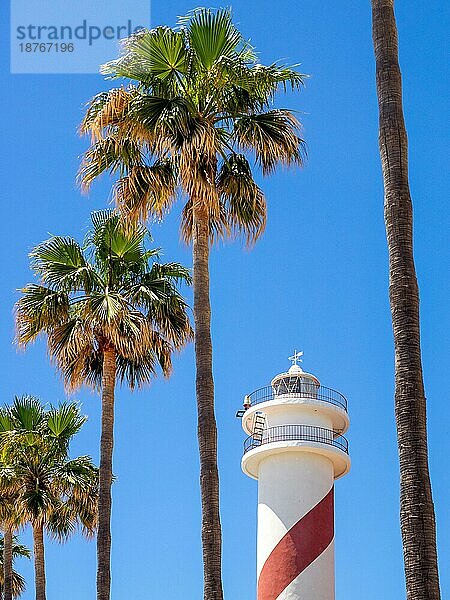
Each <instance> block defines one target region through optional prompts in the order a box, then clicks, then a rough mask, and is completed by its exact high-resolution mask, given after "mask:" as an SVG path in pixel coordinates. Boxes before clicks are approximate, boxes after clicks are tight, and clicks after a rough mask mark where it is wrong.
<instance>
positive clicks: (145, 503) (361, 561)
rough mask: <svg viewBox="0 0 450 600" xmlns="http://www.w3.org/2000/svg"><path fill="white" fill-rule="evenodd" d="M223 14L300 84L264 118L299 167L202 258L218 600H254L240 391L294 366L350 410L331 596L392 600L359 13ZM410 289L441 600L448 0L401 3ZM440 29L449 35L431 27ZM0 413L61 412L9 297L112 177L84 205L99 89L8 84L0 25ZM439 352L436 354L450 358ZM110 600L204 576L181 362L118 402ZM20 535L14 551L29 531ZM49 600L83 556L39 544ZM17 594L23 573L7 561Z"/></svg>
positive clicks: (392, 502) (323, 8) (174, 239)
mask: <svg viewBox="0 0 450 600" xmlns="http://www.w3.org/2000/svg"><path fill="white" fill-rule="evenodd" d="M233 4H234V13H235V20H236V21H237V22H238V23H239V24H240V27H241V29H242V31H243V32H244V33H245V35H246V36H248V37H251V39H252V41H253V42H254V44H255V46H256V47H257V48H258V49H259V51H260V53H261V59H262V60H263V61H265V62H270V61H272V60H275V59H279V58H282V59H286V60H287V61H290V62H301V63H302V69H303V71H304V72H306V73H309V74H310V75H311V77H310V79H309V80H308V83H307V87H306V89H305V90H304V91H302V92H301V93H299V94H295V95H290V96H289V97H287V98H285V99H282V100H280V103H279V104H280V105H281V104H284V105H285V106H287V107H290V108H293V109H297V110H299V111H302V120H303V123H304V127H305V138H306V140H307V141H308V147H309V158H308V161H307V164H306V167H305V169H303V170H302V171H288V172H283V171H280V172H279V173H277V174H276V175H275V176H273V177H272V178H270V179H268V180H265V181H264V182H263V186H264V189H265V191H266V193H267V197H268V202H269V221H268V226H267V231H266V233H265V235H264V237H263V239H262V240H261V241H260V242H259V243H258V245H257V246H256V247H255V249H254V250H253V251H251V252H248V251H246V250H244V249H243V248H242V247H241V245H240V244H239V243H234V244H226V245H225V246H224V247H218V248H217V249H215V250H214V251H213V255H212V261H211V269H212V290H211V293H212V307H213V338H214V370H215V380H216V397H217V418H218V425H219V447H220V472H221V485H222V487H221V490H222V522H223V536H224V556H223V566H224V570H223V573H224V585H225V591H226V597H227V599H228V600H249V599H251V598H254V597H255V593H254V590H255V534H256V523H255V518H256V491H257V490H256V482H254V481H253V480H249V479H247V478H246V477H245V476H244V475H243V474H242V473H241V470H240V457H241V450H242V441H243V437H244V436H243V433H242V430H241V428H240V423H239V421H238V420H237V419H235V417H234V414H235V412H236V409H238V408H240V405H241V399H242V396H243V395H244V394H245V393H247V392H250V391H252V390H253V389H255V388H257V387H260V386H263V385H266V384H267V383H268V382H269V381H270V379H271V378H272V376H273V375H274V374H276V373H278V372H280V371H283V370H285V369H286V367H288V362H287V358H286V357H287V356H288V355H289V354H291V353H292V351H293V349H294V348H298V349H302V350H304V352H305V360H304V368H305V369H307V370H310V371H311V372H313V373H315V374H316V375H317V376H318V377H319V378H320V380H321V381H322V383H323V384H324V385H327V386H330V387H334V388H336V389H339V390H341V391H342V392H343V393H344V394H345V395H346V396H347V397H348V399H349V406H350V414H351V419H352V423H351V429H350V432H349V439H350V443H351V446H350V448H351V456H352V461H353V465H352V471H351V474H350V475H348V476H347V477H346V478H345V479H343V480H341V481H339V482H338V483H337V485H336V571H337V599H338V600H344V599H345V600H361V598H364V600H379V599H380V598H383V600H398V599H399V598H404V595H405V594H404V583H403V565H402V554H401V542H400V532H399V523H398V464H397V454H396V439H395V429H394V411H393V345H392V335H391V325H390V315H389V306H388V297H387V285H388V279H387V251H386V243H385V236H384V226H383V206H382V203H383V190H382V180H381V170H380V165H379V156H378V145H377V119H378V116H377V105H376V94H375V84H374V61H373V56H372V46H371V31H370V6H369V1H368V0H367V1H366V2H361V1H360V0H348V1H347V2H317V0H301V1H295V2H293V1H289V0H278V1H277V2H275V3H274V2H272V1H269V0H258V1H256V0H237V1H236V2H234V3H233ZM194 5H195V2H194V3H192V2H184V1H181V0H164V1H162V0H158V1H156V2H154V3H153V6H152V24H154V25H156V24H170V25H172V24H174V23H175V20H176V17H177V15H180V14H184V13H186V12H187V11H188V10H189V9H191V8H193V7H194ZM397 5H398V6H397V18H398V26H399V34H400V45H401V52H400V54H401V66H402V71H403V77H404V97H405V114H406V122H407V127H408V133H409V142H410V174H411V189H412V196H413V201H414V208H415V257H416V264H417V270H418V276H419V282H420V287H421V314H422V342H423V362H424V373H425V383H426V390H427V397H428V401H429V406H428V409H429V438H430V464H431V475H432V481H433V491H434V499H435V504H436V512H437V524H438V542H439V556H440V568H441V582H442V597H443V598H445V597H446V596H450V570H449V569H448V565H449V564H450V544H449V539H450V511H449V510H448V502H449V498H448V496H449V477H448V471H449V470H448V456H449V454H450V444H449V433H448V432H449V429H448V419H449V413H448V400H447V399H446V396H447V397H448V381H447V379H448V378H447V373H448V364H449V359H450V357H449V352H448V321H449V319H448V308H449V307H448V292H449V279H448V264H449V260H448V259H449V256H448V254H449V248H448V238H447V235H446V234H447V232H448V225H449V219H448V209H447V207H448V200H447V198H446V197H445V196H446V194H445V192H446V191H447V187H448V185H446V184H448V178H447V180H446V175H445V173H446V158H447V156H446V154H447V155H448V143H447V140H448V134H449V132H448V127H447V130H446V131H444V129H445V128H446V125H447V123H448V118H447V116H448V106H446V104H445V96H446V93H448V88H447V89H446V79H447V78H448V73H445V69H446V63H445V60H444V58H445V51H444V48H445V33H446V27H447V26H448V12H447V15H446V14H445V11H446V10H448V9H446V8H445V7H444V5H445V3H444V2H438V1H436V0H431V1H430V2H428V3H424V2H422V1H419V0H409V1H408V2H406V1H405V0H402V1H397ZM446 17H447V23H446ZM1 25H2V31H1V33H2V35H1V40H2V44H3V49H4V52H3V53H2V69H1V75H0V77H1V89H2V103H3V111H2V114H3V118H2V126H3V135H2V144H1V149H0V152H1V164H2V167H1V169H2V177H1V187H2V205H3V211H2V219H1V229H2V240H3V244H2V247H3V257H2V285H1V287H0V301H1V303H0V306H1V307H2V318H1V323H2V326H1V338H0V364H1V365H2V370H1V379H2V401H8V400H9V399H11V398H12V396H13V395H14V394H23V393H31V394H35V395H38V396H40V397H41V398H42V399H44V400H49V401H53V402H54V401H56V400H58V399H63V397H64V395H63V388H62V385H61V382H60V381H59V378H58V376H57V375H56V374H55V373H54V371H53V369H52V368H51V367H50V366H49V364H48V362H47V358H46V353H45V347H44V345H43V344H37V345H36V346H34V347H33V348H32V349H30V351H28V352H27V353H26V354H20V353H17V352H16V350H15V349H14V347H13V346H12V341H11V340H12V334H13V323H12V316H11V312H12V305H13V302H14V300H15V299H17V293H16V291H15V290H16V288H18V287H20V286H21V285H23V284H24V283H26V282H27V281H29V280H30V272H29V270H28V261H27V252H28V251H29V250H30V248H31V247H32V246H33V245H34V244H36V243H37V242H39V241H41V240H43V239H45V238H46V237H47V235H48V233H49V232H50V233H53V234H68V235H74V236H78V237H80V236H81V235H82V234H83V233H84V231H85V228H86V225H87V223H88V219H89V213H90V211H91V210H92V209H98V208H101V207H103V206H105V203H106V201H107V198H108V194H109V182H108V181H107V180H106V179H105V180H103V182H102V183H101V184H97V185H95V186H94V189H93V191H92V193H91V195H90V196H89V197H88V198H86V197H82V196H80V194H79V192H78V190H77V189H76V187H75V184H74V177H75V173H76V169H77V166H78V156H79V155H80V154H81V153H82V151H83V149H84V148H85V147H86V141H84V140H80V139H79V138H78V137H77V135H76V128H77V125H78V123H79V121H80V119H81V116H82V112H83V105H84V103H85V102H86V101H87V99H88V98H89V97H90V96H92V95H93V94H94V93H96V92H98V91H99V90H102V89H105V88H106V86H107V84H105V83H104V82H103V80H102V78H101V77H100V76H95V75H86V76H80V75H47V76H43V75H15V76H11V75H9V63H8V60H9V58H8V46H7V44H8V37H9V31H8V15H7V14H5V13H3V15H2V23H1ZM178 217H179V215H178V212H177V211H175V212H174V213H173V214H172V215H171V216H170V218H168V219H167V221H166V222H165V223H164V224H163V225H155V226H153V227H152V232H153V236H154V238H155V242H156V244H157V245H160V246H162V247H163V248H164V249H165V257H166V258H167V259H168V260H179V261H182V262H184V263H185V264H190V263H191V258H190V251H189V249H186V248H184V247H183V246H182V245H181V244H179V242H178ZM446 341H447V343H445V342H446ZM76 397H77V398H78V399H79V400H81V401H82V403H83V408H84V410H85V412H86V413H87V414H88V415H89V422H88V424H87V425H86V427H85V429H84V432H83V433H82V434H81V435H80V436H79V439H78V440H77V442H76V444H75V446H74V449H73V450H74V452H77V453H90V454H91V455H92V456H93V457H94V458H95V460H97V457H98V441H99V427H100V425H99V401H98V398H97V397H96V396H95V395H93V394H91V393H90V392H87V391H82V392H80V393H79V394H77V395H76ZM116 423H117V426H116V447H115V460H114V466H115V473H116V476H117V481H116V483H115V484H114V508H113V510H114V517H113V540H114V542H113V573H114V583H113V600H122V599H123V598H133V600H147V599H149V598H164V600H178V599H180V598H186V599H189V600H191V599H192V600H198V599H200V598H201V589H202V566H201V548H200V534H199V525H200V512H199V491H198V457H197V442H196V413H195V399H194V362H193V349H192V347H191V348H189V349H188V350H187V351H185V352H184V353H183V354H182V355H181V356H180V357H179V358H178V359H177V360H176V361H175V374H174V376H173V377H172V379H171V380H170V381H169V382H163V381H158V382H157V383H155V384H154V385H152V386H151V387H150V388H149V389H146V390H145V391H143V392H141V393H136V394H131V393H129V392H128V391H127V390H125V389H124V390H120V391H118V394H117V421H116ZM25 538H26V539H28V540H29V536H28V535H25ZM47 557H48V562H47V568H48V573H47V574H48V598H49V600H57V599H60V598H64V600H80V599H85V598H86V599H88V598H93V597H94V586H95V544H94V543H93V542H86V541H84V540H83V539H81V538H80V537H76V538H74V539H73V540H72V541H70V542H69V543H68V544H66V545H65V546H63V547H59V546H58V545H56V544H55V543H50V542H49V543H48V544H47ZM20 569H21V570H22V572H23V573H24V574H25V575H26V577H27V579H28V582H29V590H28V591H27V593H26V594H25V596H24V598H25V600H30V599H31V598H33V580H32V565H31V564H30V565H27V564H20Z"/></svg>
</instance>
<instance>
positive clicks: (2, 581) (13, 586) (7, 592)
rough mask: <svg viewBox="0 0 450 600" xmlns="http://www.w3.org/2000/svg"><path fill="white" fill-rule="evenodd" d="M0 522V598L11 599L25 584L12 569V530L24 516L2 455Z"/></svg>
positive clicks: (9, 470)
mask: <svg viewBox="0 0 450 600" xmlns="http://www.w3.org/2000/svg"><path fill="white" fill-rule="evenodd" d="M0 524H1V528H2V530H3V536H2V537H1V540H0V544H1V546H0V554H1V561H0V562H1V572H0V598H1V599H2V600H12V598H13V597H14V595H15V594H16V593H17V594H18V593H19V592H20V593H21V590H22V587H23V589H24V586H25V582H24V581H22V580H21V577H20V575H17V574H16V575H14V571H13V559H14V543H15V542H14V540H15V536H14V532H15V531H17V530H18V529H19V528H20V527H21V526H23V525H24V524H25V518H24V515H23V513H22V512H21V511H20V510H19V509H18V494H17V489H16V485H15V481H14V470H13V469H12V467H11V466H10V465H9V464H7V463H6V462H5V461H4V460H3V457H1V458H0ZM21 581H22V583H23V586H22V585H21Z"/></svg>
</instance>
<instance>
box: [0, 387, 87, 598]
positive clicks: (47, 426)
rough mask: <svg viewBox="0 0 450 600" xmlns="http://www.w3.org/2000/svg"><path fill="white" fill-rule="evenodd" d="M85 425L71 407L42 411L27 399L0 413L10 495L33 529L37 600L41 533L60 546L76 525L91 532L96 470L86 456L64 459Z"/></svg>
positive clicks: (41, 584)
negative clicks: (53, 539)
mask: <svg viewBox="0 0 450 600" xmlns="http://www.w3.org/2000/svg"><path fill="white" fill-rule="evenodd" d="M85 421H86V418H85V417H83V416H82V415H81V414H80V409H79V407H78V406H77V405H76V404H75V403H70V404H61V405H60V406H58V407H53V406H50V408H48V409H45V408H44V407H43V406H42V404H41V402H40V401H39V400H38V399H37V398H34V397H32V396H23V397H21V398H15V400H14V402H13V404H12V406H6V407H4V408H3V409H1V411H0V448H1V450H2V455H3V458H4V460H5V463H6V465H8V468H9V470H10V477H9V490H11V491H12V493H13V494H14V498H15V510H16V512H17V514H18V516H20V518H21V520H22V523H23V521H29V522H30V523H31V526H32V529H33V545H34V564H35V585H36V600H45V597H46V591H45V588H46V585H45V582H46V577H45V550H44V529H45V530H47V531H48V532H49V533H50V535H52V536H53V537H55V538H57V539H59V540H60V541H63V540H65V539H67V538H68V537H69V535H71V534H72V533H74V532H75V531H76V529H77V526H78V525H79V526H80V527H81V529H82V531H83V533H85V534H86V535H88V536H89V535H92V534H93V532H94V530H95V527H96V523H97V496H98V490H97V488H98V473H97V469H96V467H94V465H93V464H92V461H91V459H90V457H88V456H80V457H77V458H75V459H70V458H69V457H68V450H69V443H70V441H71V439H72V438H73V437H74V436H75V435H76V434H77V433H78V432H79V430H80V429H81V427H82V426H83V424H84V423H85ZM4 478H6V474H5V477H4ZM6 489H8V488H6ZM11 529H12V528H11V527H10V531H11ZM6 531H7V530H6V529H5V541H6ZM5 565H6V548H5ZM5 580H6V577H5ZM5 584H6V581H5ZM5 600H7V594H6V585H5Z"/></svg>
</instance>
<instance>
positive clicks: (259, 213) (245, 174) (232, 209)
mask: <svg viewBox="0 0 450 600" xmlns="http://www.w3.org/2000/svg"><path fill="white" fill-rule="evenodd" d="M217 185H218V187H219V189H220V192H221V194H222V198H223V200H224V203H225V205H226V207H227V213H228V219H227V220H228V221H229V223H230V224H231V227H232V229H233V230H234V231H235V233H236V234H240V233H243V234H244V236H245V239H246V242H247V244H252V243H254V242H255V241H256V240H257V239H258V237H259V236H260V235H261V234H262V232H263V231H264V228H265V225H266V217H267V208H266V201H265V198H264V194H263V192H262V190H261V189H260V188H259V187H258V185H257V184H256V182H255V180H254V179H253V175H252V171H251V168H250V165H249V163H248V161H247V159H246V158H245V156H243V155H242V154H231V155H230V156H228V157H227V160H224V162H223V164H222V168H221V169H220V172H219V175H218V179H217Z"/></svg>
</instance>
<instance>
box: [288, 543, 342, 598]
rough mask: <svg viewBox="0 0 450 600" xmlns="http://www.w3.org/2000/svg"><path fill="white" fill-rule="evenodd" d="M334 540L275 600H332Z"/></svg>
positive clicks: (333, 590) (333, 596) (333, 589)
mask: <svg viewBox="0 0 450 600" xmlns="http://www.w3.org/2000/svg"><path fill="white" fill-rule="evenodd" d="M334 598H335V581H334V539H333V541H332V542H331V544H330V545H329V546H328V548H327V549H326V550H325V551H324V552H322V554H321V555H320V556H318V557H317V558H316V560H315V561H314V562H312V563H311V564H310V565H309V567H307V568H306V569H305V570H304V571H303V573H300V575H299V576H298V577H296V578H295V579H294V581H293V582H292V583H290V584H289V585H288V587H287V588H286V589H285V590H284V591H283V592H281V594H280V595H279V596H278V599H277V600H334Z"/></svg>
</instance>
